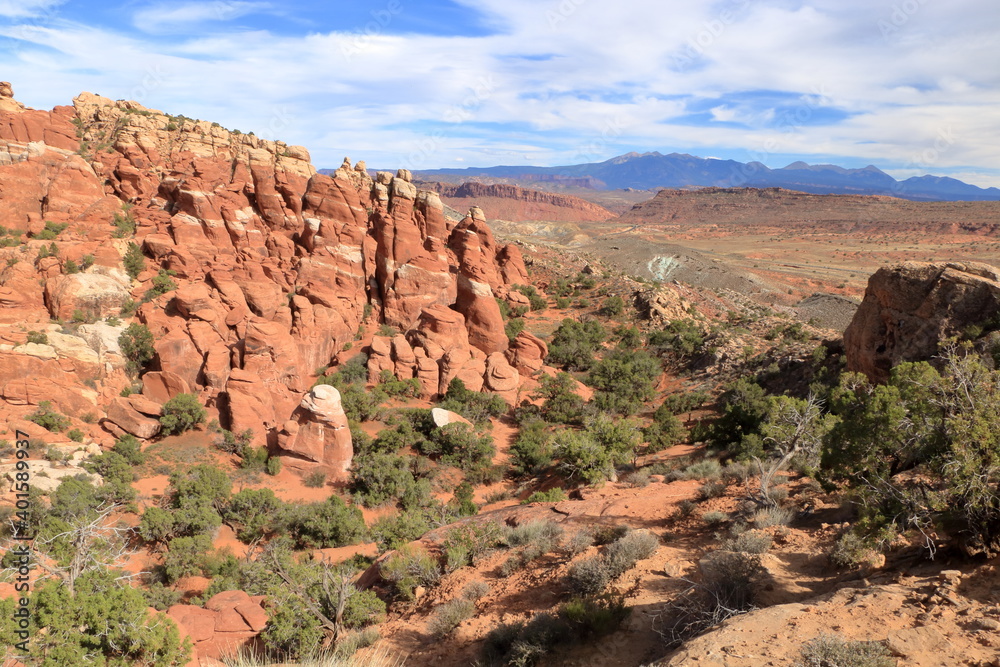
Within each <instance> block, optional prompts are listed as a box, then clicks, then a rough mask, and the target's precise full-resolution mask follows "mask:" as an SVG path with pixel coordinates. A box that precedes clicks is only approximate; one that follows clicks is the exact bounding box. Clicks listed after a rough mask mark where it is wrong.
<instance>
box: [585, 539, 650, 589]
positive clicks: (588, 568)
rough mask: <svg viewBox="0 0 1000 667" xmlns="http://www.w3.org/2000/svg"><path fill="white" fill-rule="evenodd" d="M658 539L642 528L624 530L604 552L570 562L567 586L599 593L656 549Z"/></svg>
mask: <svg viewBox="0 0 1000 667" xmlns="http://www.w3.org/2000/svg"><path fill="white" fill-rule="evenodd" d="M659 544H660V541H659V540H658V539H657V538H656V536H655V535H653V534H652V533H649V532H647V531H643V530H636V531H632V532H629V533H627V534H626V535H625V536H624V537H621V538H619V539H617V540H615V541H614V542H612V543H611V544H610V545H609V546H608V547H607V549H605V551H604V553H602V554H600V555H598V556H592V557H591V558H587V559H585V560H582V561H580V562H579V563H576V564H575V565H573V567H571V568H570V571H569V587H570V589H571V590H573V591H574V592H576V593H579V594H582V595H600V594H602V593H604V591H605V589H606V588H607V587H608V585H609V584H610V583H611V582H612V581H614V580H615V579H617V578H618V577H620V576H621V575H622V574H624V573H625V572H627V571H628V570H630V569H632V568H633V567H635V564H636V563H637V562H638V561H640V560H643V559H646V558H649V557H650V556H652V555H653V553H654V552H655V551H656V548H657V547H658V546H659Z"/></svg>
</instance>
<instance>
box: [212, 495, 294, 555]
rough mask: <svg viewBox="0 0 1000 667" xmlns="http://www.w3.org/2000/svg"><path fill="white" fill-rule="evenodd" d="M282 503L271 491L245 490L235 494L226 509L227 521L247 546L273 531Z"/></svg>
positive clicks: (282, 506) (282, 507)
mask: <svg viewBox="0 0 1000 667" xmlns="http://www.w3.org/2000/svg"><path fill="white" fill-rule="evenodd" d="M283 509H284V503H282V502H281V501H280V500H279V499H278V498H277V496H275V495H274V491H272V490H271V489H243V490H242V491H240V492H239V493H237V494H235V495H234V496H233V497H232V499H231V500H230V501H229V505H228V506H227V507H226V511H225V517H226V521H227V522H228V523H229V524H230V525H232V526H233V527H234V528H235V530H236V537H237V538H239V540H240V541H241V542H244V543H245V544H250V543H251V542H253V541H254V540H259V539H260V538H262V537H264V536H265V534H266V533H268V532H270V530H273V525H274V524H275V523H276V519H277V517H278V514H279V512H281V511H282V510H283Z"/></svg>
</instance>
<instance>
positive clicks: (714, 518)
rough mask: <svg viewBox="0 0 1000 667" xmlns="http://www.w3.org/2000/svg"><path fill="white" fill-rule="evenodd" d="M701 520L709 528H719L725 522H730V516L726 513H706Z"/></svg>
mask: <svg viewBox="0 0 1000 667" xmlns="http://www.w3.org/2000/svg"><path fill="white" fill-rule="evenodd" d="M701 520H702V521H704V522H705V523H706V524H708V525H709V526H717V525H719V524H720V523H722V522H724V521H728V520H729V515H728V514H726V513H725V512H719V511H718V510H716V511H713V512H705V513H704V514H702V515H701Z"/></svg>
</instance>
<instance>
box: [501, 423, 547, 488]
mask: <svg viewBox="0 0 1000 667" xmlns="http://www.w3.org/2000/svg"><path fill="white" fill-rule="evenodd" d="M550 443H551V436H550V435H549V433H548V432H547V431H546V430H545V424H544V423H543V422H540V421H537V420H535V421H530V422H527V423H525V424H522V425H521V430H520V432H519V433H518V434H517V439H516V440H515V441H514V442H513V444H511V446H510V465H511V468H512V469H513V471H514V474H516V475H537V474H538V473H540V472H541V471H543V470H545V469H546V468H548V467H549V466H551V465H552V446H551V444H550Z"/></svg>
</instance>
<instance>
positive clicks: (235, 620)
mask: <svg viewBox="0 0 1000 667" xmlns="http://www.w3.org/2000/svg"><path fill="white" fill-rule="evenodd" d="M262 603H263V598H260V597H251V596H249V595H247V594H246V593H244V592H243V591H225V592H222V593H217V594H216V595H213V596H212V597H210V598H209V599H208V600H206V601H205V606H204V607H196V606H194V605H186V604H175V605H174V606H172V607H170V608H169V609H168V610H167V616H168V617H170V618H171V619H173V620H174V622H176V623H177V628H178V630H180V634H181V639H183V638H184V637H188V638H190V639H191V643H192V645H193V648H194V651H193V653H192V656H191V662H190V663H189V664H190V665H199V664H203V663H202V661H204V660H209V659H215V660H218V659H221V658H224V657H232V656H234V655H236V654H237V653H239V652H240V651H241V650H242V649H246V648H249V647H251V646H253V644H254V640H255V639H256V637H257V635H258V634H260V632H261V631H262V630H264V628H266V627H267V621H268V616H267V612H266V611H264V608H263V607H262V606H261V605H262Z"/></svg>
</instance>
